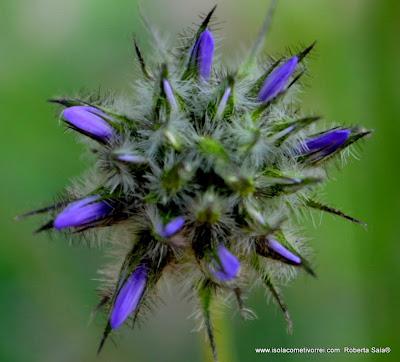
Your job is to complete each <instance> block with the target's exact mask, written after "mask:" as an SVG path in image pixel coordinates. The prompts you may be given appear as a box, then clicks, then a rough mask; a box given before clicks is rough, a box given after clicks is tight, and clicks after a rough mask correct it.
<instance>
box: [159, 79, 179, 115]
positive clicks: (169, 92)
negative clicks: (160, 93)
mask: <svg viewBox="0 0 400 362" xmlns="http://www.w3.org/2000/svg"><path fill="white" fill-rule="evenodd" d="M163 89H164V93H165V96H166V97H167V100H168V103H169V105H170V106H171V108H172V109H173V110H174V111H176V110H177V109H178V104H177V103H176V99H175V96H174V92H173V90H172V87H171V84H170V83H169V82H168V80H167V79H163Z"/></svg>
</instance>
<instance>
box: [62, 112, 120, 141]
mask: <svg viewBox="0 0 400 362" xmlns="http://www.w3.org/2000/svg"><path fill="white" fill-rule="evenodd" d="M104 117H106V114H105V113H104V112H102V111H100V110H99V109H97V108H95V107H90V106H73V107H68V108H66V109H64V111H63V112H62V118H63V119H64V121H65V122H67V123H68V124H69V125H71V126H72V127H73V128H74V129H75V130H77V131H78V132H81V133H83V134H85V135H86V136H88V137H91V138H93V139H96V140H98V141H103V142H104V141H107V140H108V139H109V138H111V137H112V135H113V134H114V130H113V128H112V127H111V126H110V124H109V123H108V122H107V121H106V120H105V119H104Z"/></svg>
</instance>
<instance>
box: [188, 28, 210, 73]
mask: <svg viewBox="0 0 400 362" xmlns="http://www.w3.org/2000/svg"><path fill="white" fill-rule="evenodd" d="M214 47H215V45H214V36H213V35H212V33H211V31H210V30H208V29H206V30H204V31H203V32H202V33H201V34H200V36H199V38H198V40H197V42H196V44H195V46H194V49H193V51H194V52H195V57H196V65H197V71H198V74H199V75H200V77H201V78H203V79H204V80H208V79H209V78H210V76H211V68H212V64H213V57H214Z"/></svg>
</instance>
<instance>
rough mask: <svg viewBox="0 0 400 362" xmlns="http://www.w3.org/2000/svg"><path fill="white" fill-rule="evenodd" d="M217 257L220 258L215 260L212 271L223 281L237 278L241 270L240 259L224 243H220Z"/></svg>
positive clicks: (211, 267)
mask: <svg viewBox="0 0 400 362" xmlns="http://www.w3.org/2000/svg"><path fill="white" fill-rule="evenodd" d="M217 257H218V260H214V261H213V263H212V265H211V266H210V271H211V273H212V274H213V275H214V277H215V278H217V279H218V280H220V281H221V282H227V281H230V280H232V279H235V278H236V277H237V275H238V274H239V270H240V262H239V259H238V258H237V257H236V256H235V255H233V254H232V253H231V252H230V251H229V250H228V249H227V248H226V247H225V246H223V245H222V244H220V245H218V248H217Z"/></svg>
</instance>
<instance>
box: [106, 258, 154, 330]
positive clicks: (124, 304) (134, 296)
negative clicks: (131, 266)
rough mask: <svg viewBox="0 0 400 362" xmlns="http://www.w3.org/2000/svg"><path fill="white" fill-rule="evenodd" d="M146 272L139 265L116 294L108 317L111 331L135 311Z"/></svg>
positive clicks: (145, 278)
mask: <svg viewBox="0 0 400 362" xmlns="http://www.w3.org/2000/svg"><path fill="white" fill-rule="evenodd" d="M147 278H148V270H147V267H146V266H144V265H139V266H138V267H137V268H136V269H135V270H134V272H133V273H132V274H131V275H130V277H129V278H128V279H127V280H126V282H125V283H124V285H123V286H122V288H121V290H120V291H119V292H118V295H117V298H116V299H115V302H114V305H113V307H112V311H111V315H110V326H111V328H112V329H117V328H119V327H120V326H121V325H122V324H123V323H124V322H125V320H126V319H127V318H128V317H129V316H130V315H131V314H132V313H133V312H134V311H135V310H136V309H137V307H138V306H139V303H140V301H141V300H142V297H143V293H144V290H145V288H146V284H147Z"/></svg>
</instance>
